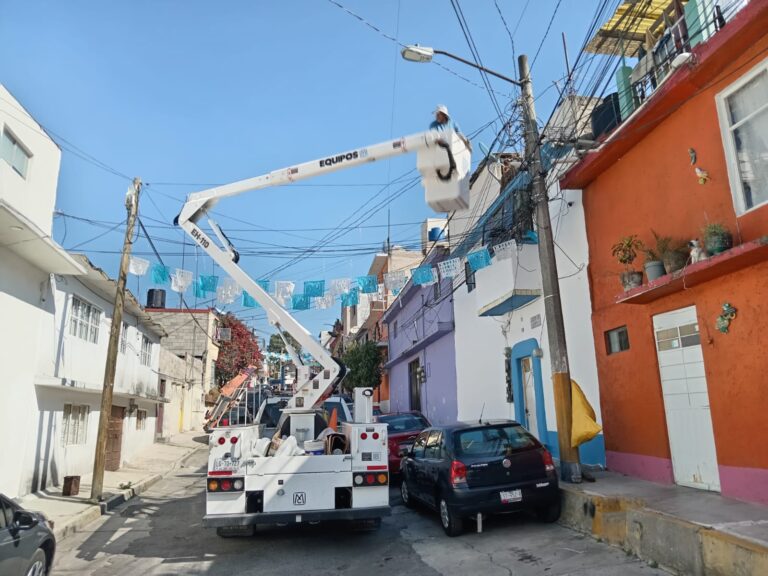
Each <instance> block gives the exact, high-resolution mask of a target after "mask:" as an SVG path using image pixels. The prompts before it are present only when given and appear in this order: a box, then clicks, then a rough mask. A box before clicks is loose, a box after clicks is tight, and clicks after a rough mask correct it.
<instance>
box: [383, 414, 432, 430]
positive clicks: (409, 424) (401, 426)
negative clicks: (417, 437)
mask: <svg viewBox="0 0 768 576" xmlns="http://www.w3.org/2000/svg"><path fill="white" fill-rule="evenodd" d="M378 420H379V422H381V423H383V424H389V427H388V428H387V431H388V432H389V433H390V434H392V433H397V432H405V431H406V430H424V428H426V427H427V426H429V422H427V421H426V419H425V418H424V417H423V416H420V415H418V414H384V415H381V416H379V418H378Z"/></svg>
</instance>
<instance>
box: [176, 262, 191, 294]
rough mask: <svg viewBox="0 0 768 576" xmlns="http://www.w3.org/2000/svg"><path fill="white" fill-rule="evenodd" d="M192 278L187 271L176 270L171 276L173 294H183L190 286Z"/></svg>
mask: <svg viewBox="0 0 768 576" xmlns="http://www.w3.org/2000/svg"><path fill="white" fill-rule="evenodd" d="M193 277H194V276H193V274H192V272H190V271H189V270H182V269H181V268H176V270H174V272H173V274H171V290H173V291H174V292H184V291H185V290H186V289H187V288H189V285H190V284H192V278H193Z"/></svg>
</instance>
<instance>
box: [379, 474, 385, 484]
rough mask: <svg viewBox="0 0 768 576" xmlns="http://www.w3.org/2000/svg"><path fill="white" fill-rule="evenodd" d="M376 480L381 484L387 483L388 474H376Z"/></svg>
mask: <svg viewBox="0 0 768 576" xmlns="http://www.w3.org/2000/svg"><path fill="white" fill-rule="evenodd" d="M376 481H377V482H378V483H379V484H386V483H387V475H386V474H379V475H378V476H376Z"/></svg>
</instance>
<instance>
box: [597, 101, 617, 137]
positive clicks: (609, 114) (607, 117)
mask: <svg viewBox="0 0 768 576" xmlns="http://www.w3.org/2000/svg"><path fill="white" fill-rule="evenodd" d="M620 123H621V107H620V105H619V93H618V92H614V93H613V94H608V96H606V97H605V98H603V101H602V102H601V103H600V104H598V105H597V106H595V108H594V110H592V134H593V135H594V138H595V139H598V138H600V136H602V135H603V134H607V133H608V132H610V131H611V130H613V129H614V128H616V126H618V125H619V124H620Z"/></svg>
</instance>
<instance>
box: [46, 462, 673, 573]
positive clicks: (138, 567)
mask: <svg viewBox="0 0 768 576" xmlns="http://www.w3.org/2000/svg"><path fill="white" fill-rule="evenodd" d="M206 454H207V453H206V452H205V451H203V450H199V451H197V452H196V453H195V454H194V455H193V456H192V457H191V458H190V459H189V460H188V461H187V464H186V467H183V468H180V469H179V470H177V471H176V472H175V473H173V474H171V475H169V476H168V477H166V478H165V479H164V480H163V481H161V482H159V483H158V484H156V485H155V486H154V487H153V488H152V489H150V490H149V491H147V492H146V493H145V494H143V495H142V496H141V497H140V498H137V499H134V500H130V501H129V502H127V503H126V504H124V505H123V506H121V507H119V508H117V509H116V510H115V511H114V512H112V513H111V514H109V515H107V516H103V517H102V518H101V519H99V520H97V521H96V522H94V523H93V524H91V525H90V526H89V527H88V528H86V529H85V531H82V532H79V533H77V534H75V535H73V536H71V537H70V538H67V539H65V540H63V541H62V542H60V544H59V549H58V553H57V559H56V563H55V565H54V570H53V574H54V575H56V576H63V575H69V574H78V575H93V576H120V575H128V574H132V575H133V574H145V575H149V574H152V575H167V574H206V575H219V574H226V575H230V574H233V573H236V574H238V575H246V574H259V575H262V576H269V575H272V574H275V575H277V574H281V575H282V574H298V575H302V574H312V575H319V574H369V575H371V576H375V575H379V574H381V575H384V574H387V575H391V574H399V575H403V576H405V575H410V574H413V575H416V574H418V575H432V574H434V575H437V574H441V575H444V576H452V575H459V574H483V575H485V576H495V575H507V576H510V575H514V576H518V575H519V576H524V575H534V574H547V575H564V574H584V575H586V574H589V575H591V576H599V575H606V576H607V575H614V574H619V573H621V574H622V576H633V575H640V574H642V575H648V576H650V575H655V574H665V572H662V571H660V570H657V569H653V568H650V567H649V566H648V565H646V564H645V563H643V562H641V561H639V560H637V559H636V558H633V557H630V556H627V555H626V554H625V553H624V552H622V551H621V550H619V549H616V548H612V547H610V546H608V545H606V544H602V543H599V542H597V541H595V540H593V539H591V538H589V537H585V536H583V535H581V534H579V533H577V532H574V531H572V530H569V529H567V528H564V527H562V526H560V525H558V524H539V523H537V522H535V521H534V520H532V519H530V518H527V517H524V516H509V517H503V518H501V517H499V518H490V519H488V520H487V521H486V522H485V523H484V530H485V531H484V533H483V534H476V533H473V532H472V529H473V528H474V524H473V523H469V528H468V530H467V532H466V533H465V534H464V535H463V536H461V537H458V538H448V537H447V536H445V534H444V533H443V531H442V528H441V527H440V524H439V521H438V519H437V516H436V515H435V514H433V513H431V512H428V511H425V510H417V511H411V510H408V509H406V508H405V507H404V506H403V505H402V503H401V502H400V499H399V495H398V491H397V490H395V489H394V487H393V489H392V490H391V499H392V505H393V510H392V516H391V517H389V518H386V519H384V522H383V523H382V527H381V529H380V530H379V531H378V532H374V533H355V532H352V531H351V530H349V528H348V527H346V526H343V525H342V526H334V525H328V524H323V525H317V526H300V527H295V526H290V527H284V528H270V529H263V530H259V531H258V532H257V534H256V536H255V537H252V538H236V539H222V538H219V537H218V536H216V534H215V532H214V531H212V530H206V529H204V528H203V527H202V526H201V518H202V516H203V507H204V497H203V491H204V489H205V482H204V476H205V465H206Z"/></svg>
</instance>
